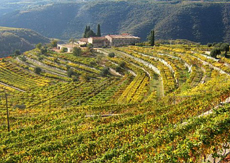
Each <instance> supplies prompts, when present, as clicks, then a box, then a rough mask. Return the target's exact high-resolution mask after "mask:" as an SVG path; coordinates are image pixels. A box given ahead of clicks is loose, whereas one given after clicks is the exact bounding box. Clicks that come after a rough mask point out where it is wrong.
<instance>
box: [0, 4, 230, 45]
mask: <svg viewBox="0 0 230 163" xmlns="http://www.w3.org/2000/svg"><path fill="white" fill-rule="evenodd" d="M229 19H230V4H229V3H208V2H205V3H202V2H181V3H179V2H177V3H175V2H174V1H173V2H155V3H153V2H147V1H146V2H142V1H137V2H136V1H135V2H133V1H116V2H114V1H106V2H90V3H86V2H85V3H62V4H56V3H55V4H50V5H44V6H41V7H36V9H33V8H31V9H28V10H22V11H14V12H12V13H9V14H6V15H4V16H2V17H0V25H2V26H9V27H20V28H29V29H32V30H35V31H37V32H39V33H41V34H42V35H44V36H46V37H55V38H61V39H69V38H71V37H75V38H80V37H81V36H82V33H83V31H84V28H85V26H86V25H90V26H91V27H92V28H93V29H94V30H96V26H97V24H98V23H99V24H101V28H102V34H104V35H106V34H117V33H122V32H128V33H131V34H134V35H137V36H140V37H141V38H142V40H145V39H146V37H147V35H148V34H149V32H150V30H151V29H155V31H156V36H157V39H189V40H191V41H196V42H201V43H203V44H206V43H207V42H230V38H229V37H230V34H229V31H230V30H229V29H230V23H229V22H230V20H229Z"/></svg>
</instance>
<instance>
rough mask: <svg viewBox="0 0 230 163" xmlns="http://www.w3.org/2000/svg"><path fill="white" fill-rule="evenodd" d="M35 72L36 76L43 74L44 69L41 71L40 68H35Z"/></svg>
mask: <svg viewBox="0 0 230 163" xmlns="http://www.w3.org/2000/svg"><path fill="white" fill-rule="evenodd" d="M34 72H35V73H36V74H40V73H41V72H42V69H41V68H40V67H35V68H34Z"/></svg>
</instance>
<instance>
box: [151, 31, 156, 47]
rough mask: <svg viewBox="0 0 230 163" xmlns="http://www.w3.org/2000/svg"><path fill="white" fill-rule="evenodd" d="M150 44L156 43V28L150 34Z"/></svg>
mask: <svg viewBox="0 0 230 163" xmlns="http://www.w3.org/2000/svg"><path fill="white" fill-rule="evenodd" d="M150 45H151V46H154V45H155V33H154V30H152V31H151V34H150Z"/></svg>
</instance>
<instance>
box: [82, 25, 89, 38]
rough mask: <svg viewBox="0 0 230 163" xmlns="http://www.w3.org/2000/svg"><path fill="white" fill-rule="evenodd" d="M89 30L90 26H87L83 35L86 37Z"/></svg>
mask: <svg viewBox="0 0 230 163" xmlns="http://www.w3.org/2000/svg"><path fill="white" fill-rule="evenodd" d="M87 30H88V26H86V27H85V32H84V34H83V37H84V38H86V33H87V32H88V31H87Z"/></svg>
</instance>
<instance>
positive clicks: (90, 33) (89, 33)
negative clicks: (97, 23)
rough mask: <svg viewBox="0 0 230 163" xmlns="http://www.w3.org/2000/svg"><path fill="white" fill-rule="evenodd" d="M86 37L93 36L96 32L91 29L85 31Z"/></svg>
mask: <svg viewBox="0 0 230 163" xmlns="http://www.w3.org/2000/svg"><path fill="white" fill-rule="evenodd" d="M85 36H86V38H89V37H95V36H96V34H95V33H94V31H93V30H89V31H88V32H86V35H85Z"/></svg>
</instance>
